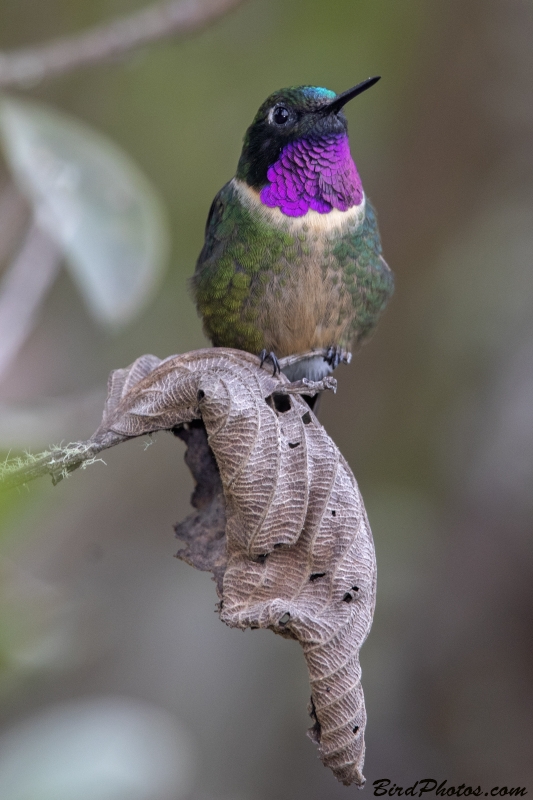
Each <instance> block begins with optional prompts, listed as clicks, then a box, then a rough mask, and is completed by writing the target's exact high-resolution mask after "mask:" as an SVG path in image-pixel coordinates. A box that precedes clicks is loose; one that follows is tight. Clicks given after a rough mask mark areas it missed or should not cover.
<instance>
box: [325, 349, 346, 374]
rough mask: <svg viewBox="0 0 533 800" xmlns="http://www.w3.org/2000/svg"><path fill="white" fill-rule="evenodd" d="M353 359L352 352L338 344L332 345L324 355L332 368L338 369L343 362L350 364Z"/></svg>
mask: <svg viewBox="0 0 533 800" xmlns="http://www.w3.org/2000/svg"><path fill="white" fill-rule="evenodd" d="M351 360H352V354H351V353H349V352H348V351H347V350H344V348H342V347H340V345H337V344H332V345H330V347H328V351H327V353H326V355H325V356H324V361H326V362H327V363H328V364H329V365H330V367H331V368H332V369H337V367H338V366H339V364H340V363H341V362H342V363H344V364H349V363H350V361H351Z"/></svg>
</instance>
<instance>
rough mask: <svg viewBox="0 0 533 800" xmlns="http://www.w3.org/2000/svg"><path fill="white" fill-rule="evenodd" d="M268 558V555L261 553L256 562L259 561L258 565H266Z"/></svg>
mask: <svg viewBox="0 0 533 800" xmlns="http://www.w3.org/2000/svg"><path fill="white" fill-rule="evenodd" d="M267 556H268V553H261V555H259V556H257V558H256V559H255V561H257V563H258V564H264V563H265V561H266V560H267Z"/></svg>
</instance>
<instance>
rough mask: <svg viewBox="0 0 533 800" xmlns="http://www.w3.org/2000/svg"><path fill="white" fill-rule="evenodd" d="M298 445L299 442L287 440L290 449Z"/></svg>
mask: <svg viewBox="0 0 533 800" xmlns="http://www.w3.org/2000/svg"><path fill="white" fill-rule="evenodd" d="M300 445H301V442H289V447H290V448H291V450H294V448H295V447H299V446H300Z"/></svg>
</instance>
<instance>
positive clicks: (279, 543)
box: [274, 542, 283, 550]
mask: <svg viewBox="0 0 533 800" xmlns="http://www.w3.org/2000/svg"><path fill="white" fill-rule="evenodd" d="M280 547H283V542H276V544H275V545H274V549H275V550H279V548H280Z"/></svg>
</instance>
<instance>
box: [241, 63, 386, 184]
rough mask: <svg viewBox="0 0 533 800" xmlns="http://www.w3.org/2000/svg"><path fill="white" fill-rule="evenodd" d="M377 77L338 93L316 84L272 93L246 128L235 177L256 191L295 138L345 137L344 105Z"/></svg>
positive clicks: (374, 81)
mask: <svg viewBox="0 0 533 800" xmlns="http://www.w3.org/2000/svg"><path fill="white" fill-rule="evenodd" d="M378 80H379V77H375V78H368V80H366V81H363V82H362V83H359V84H358V85H357V86H354V87H353V88H352V89H348V91H346V92H343V93H342V94H339V95H337V94H335V92H332V91H330V90H329V89H322V88H320V87H318V86H293V87H289V88H287V89H279V90H278V91H277V92H273V94H271V95H270V96H269V97H267V99H266V100H265V102H264V103H263V104H262V106H261V107H260V109H259V111H258V112H257V114H256V116H255V119H254V121H253V122H252V124H251V125H250V127H249V128H248V130H247V131H246V134H245V137H244V145H243V149H242V153H241V157H240V160H239V165H238V168H237V178H238V179H240V180H243V181H245V182H246V183H247V184H248V185H249V186H251V187H253V188H255V189H258V190H259V189H261V188H262V187H264V186H265V185H266V184H267V183H268V178H267V172H268V169H269V167H271V166H272V165H273V164H275V162H276V161H277V160H278V158H279V157H280V154H281V153H282V152H283V150H284V149H285V148H286V146H287V145H289V144H291V143H292V142H297V141H298V140H304V141H305V140H317V139H318V140H319V139H324V138H325V137H328V136H334V137H335V136H346V135H347V131H348V123H347V120H346V117H345V116H344V113H343V111H342V109H343V107H344V106H345V105H346V103H348V102H349V101H350V100H352V99H353V98H354V97H357V95H359V94H361V93H362V92H364V91H366V89H369V88H370V87H371V86H373V85H374V84H375V83H377V81H378Z"/></svg>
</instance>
